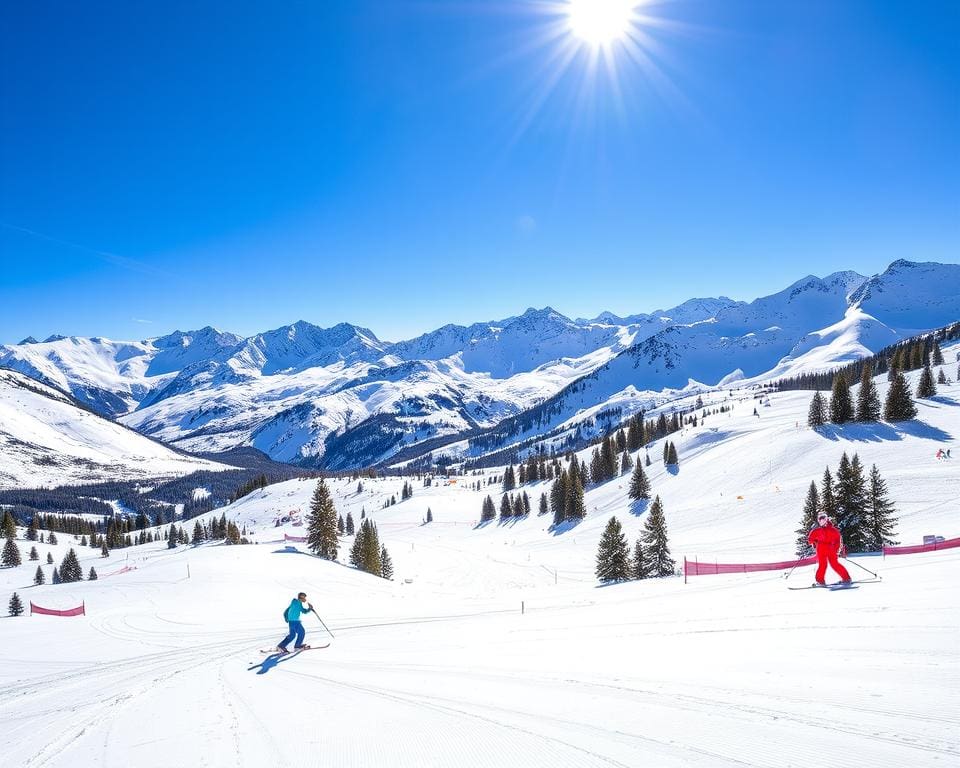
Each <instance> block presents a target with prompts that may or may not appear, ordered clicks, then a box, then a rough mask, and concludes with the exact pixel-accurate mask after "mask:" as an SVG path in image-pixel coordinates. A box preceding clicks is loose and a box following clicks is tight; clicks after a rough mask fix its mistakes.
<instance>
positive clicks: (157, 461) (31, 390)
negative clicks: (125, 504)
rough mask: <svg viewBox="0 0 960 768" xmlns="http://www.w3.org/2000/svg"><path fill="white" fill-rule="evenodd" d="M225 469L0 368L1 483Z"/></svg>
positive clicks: (39, 483)
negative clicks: (178, 450) (159, 441)
mask: <svg viewBox="0 0 960 768" xmlns="http://www.w3.org/2000/svg"><path fill="white" fill-rule="evenodd" d="M201 469H208V470H214V471H216V470H218V469H228V467H225V466H224V465H222V464H217V463H214V462H211V461H204V460H201V459H196V458H193V457H190V456H184V455H182V454H180V453H177V452H175V451H172V450H170V449H169V448H167V447H165V446H163V445H161V444H160V443H158V442H156V441H154V440H150V439H149V438H146V437H144V436H143V435H140V434H138V433H136V432H134V431H133V430H130V429H127V428H126V427H123V426H121V425H119V424H116V423H114V422H111V421H108V420H107V419H104V418H103V417H102V416H98V415H97V414H95V413H92V412H90V411H87V410H85V409H84V408H82V407H80V406H79V405H78V404H77V403H76V401H74V400H72V399H71V398H70V397H69V396H68V395H66V394H64V393H63V392H60V391H58V390H56V389H53V388H52V387H49V386H47V385H45V384H41V383H40V382H38V381H36V380H34V379H31V378H28V377H26V376H24V375H22V374H20V373H18V372H15V371H11V370H6V369H0V488H10V487H17V486H19V487H37V486H49V485H64V484H70V483H81V482H99V481H104V480H114V479H139V478H154V477H168V476H169V477H172V476H177V475H185V474H189V473H190V472H196V471H197V470H201Z"/></svg>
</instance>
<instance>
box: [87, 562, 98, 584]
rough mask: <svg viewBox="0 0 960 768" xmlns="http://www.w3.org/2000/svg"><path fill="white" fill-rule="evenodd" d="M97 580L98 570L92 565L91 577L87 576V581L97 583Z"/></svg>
mask: <svg viewBox="0 0 960 768" xmlns="http://www.w3.org/2000/svg"><path fill="white" fill-rule="evenodd" d="M96 580H97V571H96V569H95V568H94V567H93V566H92V565H91V566H90V573H89V575H88V576H87V581H96Z"/></svg>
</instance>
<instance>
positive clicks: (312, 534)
mask: <svg viewBox="0 0 960 768" xmlns="http://www.w3.org/2000/svg"><path fill="white" fill-rule="evenodd" d="M338 543H339V542H338V540H337V510H336V508H335V507H334V506H333V499H331V498H330V491H329V489H328V488H327V484H326V482H325V481H324V480H323V478H320V480H318V481H317V487H316V489H315V490H314V492H313V498H312V499H311V500H310V511H309V512H308V513H307V547H309V549H310V550H311V551H312V552H313V554H315V555H317V556H319V557H322V558H323V559H324V560H336V559H337V545H338Z"/></svg>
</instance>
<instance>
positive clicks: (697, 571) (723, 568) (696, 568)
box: [683, 557, 817, 576]
mask: <svg viewBox="0 0 960 768" xmlns="http://www.w3.org/2000/svg"><path fill="white" fill-rule="evenodd" d="M815 562H817V558H816V557H805V558H803V559H802V560H784V561H782V562H779V563H716V562H714V563H703V562H700V561H699V560H688V559H687V558H683V575H684V576H711V575H714V574H717V573H754V572H756V571H782V570H784V569H785V568H793V567H794V566H799V565H811V564H812V563H815Z"/></svg>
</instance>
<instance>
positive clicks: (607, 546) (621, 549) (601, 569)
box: [597, 517, 630, 582]
mask: <svg viewBox="0 0 960 768" xmlns="http://www.w3.org/2000/svg"><path fill="white" fill-rule="evenodd" d="M629 560H630V550H629V547H628V545H627V537H626V536H624V535H623V528H622V527H621V525H620V521H619V520H617V518H615V517H611V518H610V522H608V523H607V527H606V528H605V529H604V531H603V535H602V536H601V537H600V546H599V548H598V550H597V578H598V579H599V580H600V581H602V582H611V581H626V580H627V579H628V578H630V563H629Z"/></svg>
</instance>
